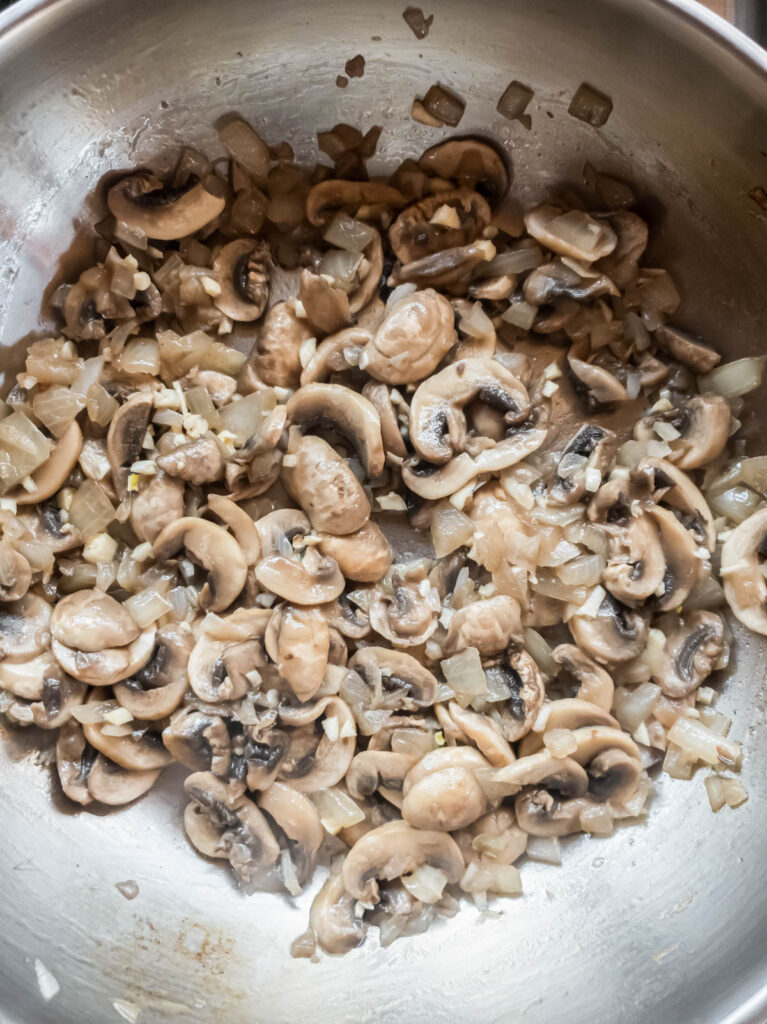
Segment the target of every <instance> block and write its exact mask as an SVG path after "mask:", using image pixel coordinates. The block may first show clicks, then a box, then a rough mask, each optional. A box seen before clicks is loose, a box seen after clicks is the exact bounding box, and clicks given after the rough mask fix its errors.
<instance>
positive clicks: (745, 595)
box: [721, 508, 767, 636]
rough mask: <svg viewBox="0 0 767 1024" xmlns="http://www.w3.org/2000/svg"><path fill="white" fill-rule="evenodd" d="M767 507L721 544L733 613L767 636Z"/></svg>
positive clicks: (728, 596)
mask: <svg viewBox="0 0 767 1024" xmlns="http://www.w3.org/2000/svg"><path fill="white" fill-rule="evenodd" d="M765 558H767V509H764V508H763V509H759V510H758V511H757V512H754V513H753V514H752V515H750V516H749V517H748V519H745V520H744V521H743V522H742V523H741V524H740V525H739V526H737V527H736V528H735V529H734V530H733V531H732V533H731V534H730V536H729V537H728V538H727V540H726V541H725V542H724V546H723V547H722V568H721V575H722V583H723V585H724V596H725V597H726V598H727V604H728V605H729V606H730V609H731V610H732V613H733V615H734V616H735V617H736V618H737V619H740V621H741V622H742V623H743V625H744V626H747V627H748V628H749V629H752V630H753V631H754V632H755V633H761V634H762V635H763V636H767V578H765V575H764V572H763V560H764V559H765Z"/></svg>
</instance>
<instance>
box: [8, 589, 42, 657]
mask: <svg viewBox="0 0 767 1024" xmlns="http://www.w3.org/2000/svg"><path fill="white" fill-rule="evenodd" d="M50 622H51V606H50V605H49V604H48V602H47V601H45V600H43V598H42V597H38V596H37V594H32V593H27V594H25V595H24V597H22V598H20V599H19V600H18V601H7V602H5V603H4V604H2V605H0V656H2V657H3V658H4V659H5V660H6V661H16V662H21V661H28V660H29V659H30V658H34V657H36V656H37V655H38V654H42V653H43V651H45V650H46V648H47V647H48V645H49V643H50V640H51V631H50Z"/></svg>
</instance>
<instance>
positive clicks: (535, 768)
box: [493, 730, 620, 797]
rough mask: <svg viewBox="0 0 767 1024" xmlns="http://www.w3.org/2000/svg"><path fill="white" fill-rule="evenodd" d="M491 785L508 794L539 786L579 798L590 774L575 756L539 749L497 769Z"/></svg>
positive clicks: (561, 794)
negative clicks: (557, 754)
mask: <svg viewBox="0 0 767 1024" xmlns="http://www.w3.org/2000/svg"><path fill="white" fill-rule="evenodd" d="M618 731H619V732H620V730H618ZM493 786H496V787H498V789H499V791H500V790H501V789H503V791H504V792H506V793H507V795H509V796H513V795H514V794H515V793H518V792H519V791H520V790H521V789H522V788H524V787H525V786H542V787H543V788H545V789H546V790H549V791H551V790H553V791H554V792H555V793H558V794H559V795H560V796H563V797H579V796H584V795H585V793H586V792H587V791H588V788H589V777H588V775H587V773H586V771H585V770H584V768H582V767H581V765H580V763H579V762H578V761H576V760H575V759H574V758H572V757H554V755H553V754H552V753H551V752H550V751H548V750H541V751H539V752H537V753H535V754H528V755H527V756H526V757H520V758H519V760H517V761H514V762H513V763H512V764H508V765H506V766H505V767H503V768H499V769H498V771H497V772H496V773H495V775H493Z"/></svg>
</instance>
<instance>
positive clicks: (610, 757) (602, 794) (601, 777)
mask: <svg viewBox="0 0 767 1024" xmlns="http://www.w3.org/2000/svg"><path fill="white" fill-rule="evenodd" d="M641 776H642V762H641V761H639V760H638V758H635V757H630V756H629V755H628V754H627V753H626V752H625V751H623V750H616V749H608V750H605V751H603V752H602V753H601V754H597V756H596V757H595V758H594V759H593V760H592V761H591V763H590V764H589V793H590V794H591V796H593V797H594V798H595V799H597V800H600V801H603V802H604V801H605V800H609V801H610V802H615V803H623V802H624V801H625V800H629V799H630V798H631V797H632V796H633V795H634V793H635V792H636V788H637V786H638V785H639V780H640V778H641Z"/></svg>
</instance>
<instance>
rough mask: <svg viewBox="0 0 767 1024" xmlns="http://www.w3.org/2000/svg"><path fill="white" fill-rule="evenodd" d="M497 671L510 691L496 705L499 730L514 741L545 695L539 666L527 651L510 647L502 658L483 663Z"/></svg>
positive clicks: (529, 724) (488, 669) (532, 719)
mask: <svg viewBox="0 0 767 1024" xmlns="http://www.w3.org/2000/svg"><path fill="white" fill-rule="evenodd" d="M485 671H486V672H487V673H488V674H491V675H497V676H498V677H499V682H501V683H502V684H505V685H506V686H507V687H508V688H509V691H510V696H509V699H508V700H507V701H506V702H505V704H504V705H501V706H498V705H496V707H497V709H498V710H497V713H498V717H499V719H500V722H499V724H500V727H501V732H502V733H503V735H504V736H505V737H506V739H507V740H508V741H509V743H515V742H516V741H517V740H519V739H521V738H522V737H523V736H524V735H525V734H526V733H528V732H530V730H531V729H532V727H533V723H534V722H535V719H536V718H537V716H538V712H539V711H540V709H541V707H542V706H543V701H544V699H545V697H546V686H545V684H544V682H543V676H542V675H541V672H540V669H539V668H538V666H537V665H536V663H535V662H534V661H533V659H532V658H531V657H530V655H529V654H528V653H527V651H522V650H520V651H514V650H513V649H510V651H509V654H508V656H507V659H506V661H505V662H502V663H500V664H498V665H491V666H488V667H486V669H485Z"/></svg>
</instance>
